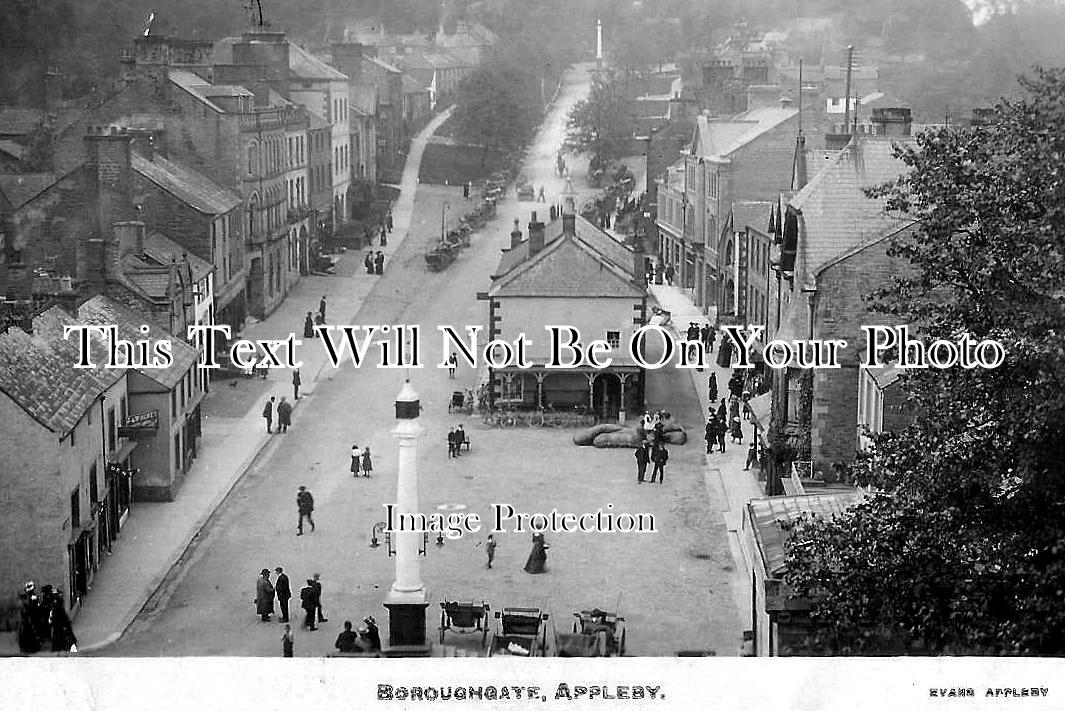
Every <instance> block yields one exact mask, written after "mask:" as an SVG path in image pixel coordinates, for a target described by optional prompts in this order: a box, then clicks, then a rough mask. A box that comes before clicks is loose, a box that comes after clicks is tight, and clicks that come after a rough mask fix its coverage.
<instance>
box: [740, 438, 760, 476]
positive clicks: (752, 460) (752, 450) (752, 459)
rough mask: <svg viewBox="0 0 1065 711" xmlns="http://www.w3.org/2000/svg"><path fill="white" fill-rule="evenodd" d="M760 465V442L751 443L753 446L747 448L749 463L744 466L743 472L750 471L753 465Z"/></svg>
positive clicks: (755, 440)
mask: <svg viewBox="0 0 1065 711" xmlns="http://www.w3.org/2000/svg"><path fill="white" fill-rule="evenodd" d="M757 463H758V440H757V439H754V440H752V441H751V446H750V447H748V448H747V461H746V462H745V463H744V465H743V471H745V472H746V471H750V469H751V465H752V464H757Z"/></svg>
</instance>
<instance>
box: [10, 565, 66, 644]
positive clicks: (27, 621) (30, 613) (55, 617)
mask: <svg viewBox="0 0 1065 711" xmlns="http://www.w3.org/2000/svg"><path fill="white" fill-rule="evenodd" d="M49 642H50V643H51V647H52V651H53V652H76V651H77V643H78V640H77V638H76V637H75V636H74V628H73V627H72V626H71V624H70V616H69V615H67V610H66V607H65V606H64V604H63V591H62V590H59V589H56V588H53V587H52V586H51V585H45V586H44V587H43V588H41V594H40V595H38V594H37V586H36V585H35V584H34V583H33V582H32V581H30V582H28V583H26V585H25V586H24V587H23V590H22V592H21V593H20V594H19V616H18V647H19V651H20V652H22V653H23V654H36V653H37V652H40V651H41V650H42V649H43V648H44V645H45V644H46V643H49Z"/></svg>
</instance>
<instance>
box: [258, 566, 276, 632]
mask: <svg viewBox="0 0 1065 711" xmlns="http://www.w3.org/2000/svg"><path fill="white" fill-rule="evenodd" d="M255 612H256V613H257V614H258V615H259V618H260V619H261V620H262V621H263V622H269V621H270V615H272V614H274V586H273V584H272V583H271V582H270V570H269V569H267V568H263V569H262V570H261V571H260V572H259V579H258V580H256V581H255Z"/></svg>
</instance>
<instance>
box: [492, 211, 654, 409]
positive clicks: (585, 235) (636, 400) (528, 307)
mask: <svg viewBox="0 0 1065 711" xmlns="http://www.w3.org/2000/svg"><path fill="white" fill-rule="evenodd" d="M528 231H529V237H528V239H526V240H524V241H521V233H520V231H518V230H517V229H515V232H514V233H512V235H511V247H510V249H508V250H506V251H505V252H503V256H502V258H501V259H500V262H499V266H498V267H497V268H496V270H495V272H494V274H493V276H492V281H493V283H492V287H491V289H490V290H489V291H488V294H487V297H488V304H489V306H488V309H489V323H490V328H489V338H490V340H494V339H504V340H507V341H511V342H513V341H514V339H515V338H517V337H518V335H519V334H521V333H525V334H527V336H528V337H529V340H530V344H529V347H528V350H527V353H528V357H529V360H530V361H531V363H532V367H531V368H527V369H523V368H519V367H517V366H516V365H515V366H510V367H505V368H499V369H495V370H492V371H491V372H490V381H491V386H492V392H493V400H494V402H495V403H497V404H499V403H507V404H509V405H513V406H516V407H519V408H528V409H533V408H541V407H543V408H548V407H553V408H555V409H559V410H572V409H573V408H574V407H577V408H583V407H585V406H586V407H588V408H589V410H591V411H594V412H595V413H596V415H597V416H598V417H599V418H600V419H603V420H614V421H617V420H618V419H619V418H620V417H624V415H625V413H629V414H631V413H642V412H643V406H644V370H643V368H642V367H641V366H640V365H639V364H638V363H637V362H636V361H635V360H633V358H632V357H631V354H629V352H628V343H629V340H630V338H631V337H632V334H633V332H634V331H635V330H636V329H638V328H640V327H641V326H643V325H645V324H646V323H647V292H646V289H645V287H644V282H643V273H642V270H643V254H642V253H639V252H635V251H633V250H632V249H630V248H628V247H626V246H625V245H624V244H622V243H621V242H619V241H617V240H615V239H614V238H613V237H611V236H610V235H608V234H606V233H605V232H603V231H602V230H599V229H597V228H596V227H594V226H593V225H592V224H591V223H590V222H588V221H586V220H584V219H583V218H581V217H579V216H576V215H575V214H574V213H573V206H572V199H570V201H569V205H568V206H564V207H563V214H562V219H561V220H556V221H554V222H551V223H550V224H549V225H545V224H544V223H543V222H539V221H538V220H537V216H536V213H535V212H534V213H533V214H532V220H531V221H530V222H529V225H528ZM547 325H567V326H573V327H574V328H576V329H577V330H578V331H580V333H581V342H582V344H584V345H586V344H587V343H588V342H589V341H592V340H605V341H606V342H607V343H608V344H609V345H610V347H611V351H610V357H611V358H613V362H612V363H611V365H610V366H608V367H606V368H601V369H600V368H595V367H592V366H590V365H579V366H577V367H573V368H551V369H548V368H546V367H545V364H546V363H547V362H548V359H549V355H550V354H549V346H550V343H549V339H548V337H547V332H546V331H545V329H544V327H545V326H547Z"/></svg>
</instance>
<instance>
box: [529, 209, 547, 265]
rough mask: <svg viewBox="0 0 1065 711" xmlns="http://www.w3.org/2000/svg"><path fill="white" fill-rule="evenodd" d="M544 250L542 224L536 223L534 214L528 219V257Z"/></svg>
mask: <svg viewBox="0 0 1065 711" xmlns="http://www.w3.org/2000/svg"><path fill="white" fill-rule="evenodd" d="M543 248H544V223H542V222H539V221H537V219H536V213H535V212H534V213H533V214H532V217H531V218H530V219H529V256H530V257H531V256H532V255H534V254H536V253H538V252H539V251H540V250H542V249H543Z"/></svg>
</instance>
